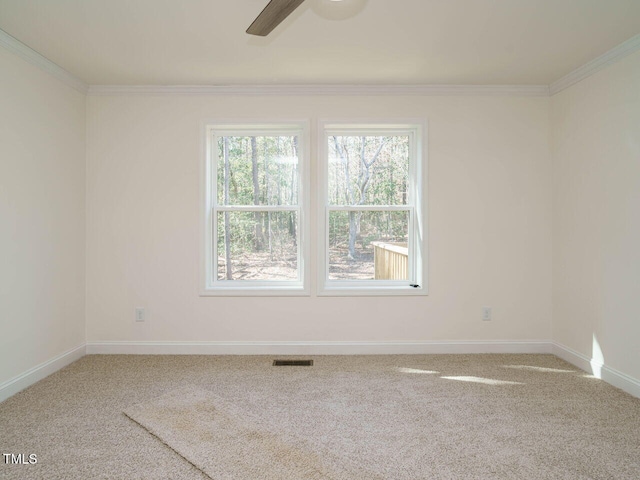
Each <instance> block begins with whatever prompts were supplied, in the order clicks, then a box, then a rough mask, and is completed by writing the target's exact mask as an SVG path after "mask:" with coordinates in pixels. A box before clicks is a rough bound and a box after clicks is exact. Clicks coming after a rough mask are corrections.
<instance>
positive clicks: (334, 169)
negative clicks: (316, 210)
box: [328, 135, 409, 205]
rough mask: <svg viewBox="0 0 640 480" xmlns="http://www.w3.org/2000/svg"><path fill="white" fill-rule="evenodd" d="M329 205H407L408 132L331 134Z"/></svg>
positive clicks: (329, 139)
mask: <svg viewBox="0 0 640 480" xmlns="http://www.w3.org/2000/svg"><path fill="white" fill-rule="evenodd" d="M328 143H329V145H328V147H329V150H328V151H329V191H328V198H329V204H330V205H407V195H408V191H407V188H408V184H409V183H408V178H409V136H407V135H397V136H340V135H330V136H329V137H328Z"/></svg>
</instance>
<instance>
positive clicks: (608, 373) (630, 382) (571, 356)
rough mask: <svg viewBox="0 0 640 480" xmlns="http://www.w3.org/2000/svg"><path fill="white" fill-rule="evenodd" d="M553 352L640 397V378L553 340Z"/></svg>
mask: <svg viewBox="0 0 640 480" xmlns="http://www.w3.org/2000/svg"><path fill="white" fill-rule="evenodd" d="M552 352H553V354H554V355H555V356H557V357H560V358H561V359H563V360H565V361H567V362H569V363H571V364H572V365H575V366H576V367H578V368H580V369H581V370H584V371H585V372H588V373H590V374H592V375H593V376H595V377H597V378H601V379H602V380H604V381H605V382H607V383H609V384H611V385H613V386H614V387H617V388H619V389H620V390H623V391H625V392H627V393H629V394H631V395H633V396H634V397H638V398H640V380H638V379H635V378H633V377H630V376H629V375H626V374H624V373H622V372H619V371H618V370H615V369H613V368H611V367H607V366H606V365H604V364H602V363H599V362H596V361H594V360H592V359H590V358H589V357H587V356H585V355H583V354H581V353H579V352H576V351H575V350H572V349H570V348H569V347H566V346H565V345H562V344H559V343H556V342H553V344H552Z"/></svg>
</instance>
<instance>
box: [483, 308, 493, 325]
mask: <svg viewBox="0 0 640 480" xmlns="http://www.w3.org/2000/svg"><path fill="white" fill-rule="evenodd" d="M482 320H484V321H485V322H488V321H489V320H491V307H482Z"/></svg>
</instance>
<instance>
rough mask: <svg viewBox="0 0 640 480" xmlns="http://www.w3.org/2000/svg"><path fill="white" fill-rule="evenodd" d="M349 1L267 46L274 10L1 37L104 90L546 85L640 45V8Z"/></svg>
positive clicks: (16, 23) (18, 9)
mask: <svg viewBox="0 0 640 480" xmlns="http://www.w3.org/2000/svg"><path fill="white" fill-rule="evenodd" d="M345 2H357V3H358V4H359V7H361V9H360V11H359V12H358V13H356V14H355V15H354V14H353V12H347V13H351V16H350V18H346V19H339V20H336V19H335V18H334V19H332V18H331V17H337V16H340V15H342V16H345V15H343V14H342V13H341V12H342V11H338V10H335V9H336V8H344V9H345V12H346V10H347V9H348V8H349V7H338V5H340V4H335V3H334V4H331V2H329V1H328V0H306V1H305V3H304V4H303V5H302V6H301V7H300V8H298V10H297V11H295V12H294V13H293V14H292V15H291V16H290V17H289V18H288V19H287V20H285V22H283V23H282V24H281V25H280V26H279V27H278V28H277V29H276V30H274V31H273V32H272V33H271V35H269V36H268V37H266V38H260V37H253V36H250V35H247V34H246V33H245V30H246V28H247V27H248V26H249V24H250V23H251V22H252V20H253V19H254V18H255V17H256V16H257V15H258V13H260V11H261V10H262V8H263V7H264V6H265V5H266V4H267V0H0V29H2V30H4V31H5V32H7V33H8V34H10V35H12V36H14V37H15V38H17V39H18V40H20V41H21V42H23V43H25V44H26V45H28V46H30V47H31V48H33V49H34V50H36V51H38V52H39V53H41V54H42V55H44V56H45V57H47V58H48V59H50V60H51V61H53V62H55V63H57V64H58V65H60V66H61V67H62V68H64V69H66V70H67V71H69V72H70V73H72V74H74V75H76V76H77V77H79V78H80V79H82V80H83V81H84V82H86V83H88V84H92V85H96V84H98V85H100V84H102V85H104V84H121V85H243V84H249V85H257V84H315V85H317V84H370V85H406V84H459V85H465V84H469V85H474V84H475V85H507V84H511V85H526V84H545V85H546V84H550V83H552V82H554V81H555V80H557V79H559V78H560V77H562V76H564V75H565V74H567V73H569V72H571V71H572V70H574V69H575V68H577V67H579V66H581V65H583V64H585V63H586V62H588V61H589V60H592V59H594V58H595V57H597V56H599V55H601V54H603V53H605V52H607V51H608V50H610V49H611V48H613V47H615V46H616V45H618V44H620V43H622V42H623V41H625V40H627V39H629V38H631V37H633V36H635V35H636V34H638V33H640V0H345ZM323 3H324V5H323ZM331 8H334V10H333V11H332V10H330V9H331Z"/></svg>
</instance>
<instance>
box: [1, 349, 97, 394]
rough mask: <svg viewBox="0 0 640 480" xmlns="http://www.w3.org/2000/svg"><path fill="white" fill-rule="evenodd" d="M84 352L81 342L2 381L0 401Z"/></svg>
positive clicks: (67, 363)
mask: <svg viewBox="0 0 640 480" xmlns="http://www.w3.org/2000/svg"><path fill="white" fill-rule="evenodd" d="M85 354H86V349H85V345H84V344H82V345H80V346H78V347H75V348H72V349H71V350H69V351H67V352H64V353H62V354H60V355H58V356H57V357H54V358H52V359H51V360H49V361H47V362H44V363H41V364H40V365H37V366H35V367H33V368H31V369H29V370H27V371H26V372H24V373H23V374H21V375H18V376H17V377H14V378H12V379H10V380H7V381H6V382H4V383H1V384H0V402H3V401H5V400H6V399H7V398H9V397H11V396H12V395H15V394H16V393H18V392H19V391H20V390H24V389H25V388H27V387H29V386H31V385H33V384H34V383H36V382H39V381H40V380H42V379H43V378H45V377H48V376H49V375H51V374H52V373H55V372H57V371H58V370H60V369H61V368H63V367H66V366H67V365H69V364H71V363H73V362H75V361H76V360H79V359H80V358H82V357H84V356H85Z"/></svg>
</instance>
